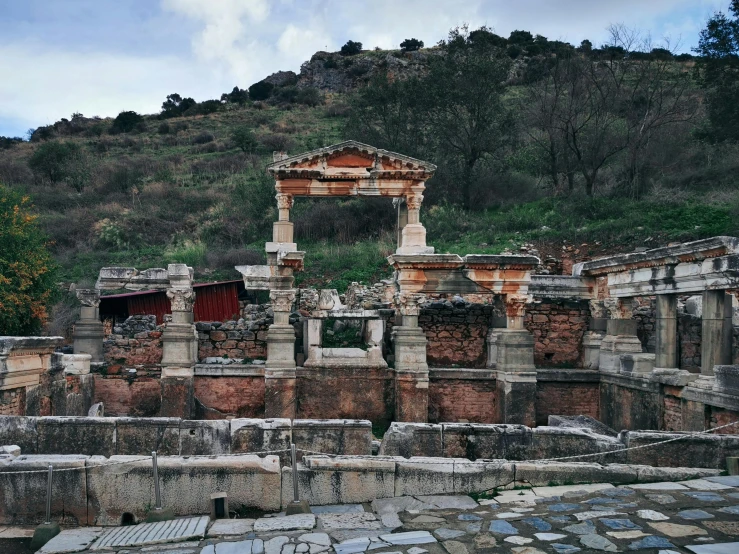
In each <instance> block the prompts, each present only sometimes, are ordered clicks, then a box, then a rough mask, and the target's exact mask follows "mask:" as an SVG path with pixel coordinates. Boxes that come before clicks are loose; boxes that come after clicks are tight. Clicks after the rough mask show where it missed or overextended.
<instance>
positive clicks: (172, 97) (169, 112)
mask: <svg viewBox="0 0 739 554" xmlns="http://www.w3.org/2000/svg"><path fill="white" fill-rule="evenodd" d="M195 104H196V102H195V100H193V99H192V98H182V97H181V96H180V95H179V94H177V93H174V94H169V95H167V99H166V100H165V101H164V102H162V113H161V116H162V117H164V118H168V117H178V116H181V115H182V114H183V113H185V111H187V110H188V109H189V108H191V107H192V106H194V105H195Z"/></svg>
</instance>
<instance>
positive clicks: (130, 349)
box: [103, 315, 164, 367]
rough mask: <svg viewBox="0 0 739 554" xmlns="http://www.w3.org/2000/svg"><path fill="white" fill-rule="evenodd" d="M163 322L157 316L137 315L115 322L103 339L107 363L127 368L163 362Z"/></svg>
mask: <svg viewBox="0 0 739 554" xmlns="http://www.w3.org/2000/svg"><path fill="white" fill-rule="evenodd" d="M163 330H164V326H163V325H157V324H156V316H154V315H135V316H131V317H129V318H128V319H126V321H125V322H123V323H120V324H118V325H115V326H114V327H113V332H112V333H111V334H110V335H108V336H107V337H106V338H105V340H104V342H103V356H104V358H105V362H106V363H108V364H111V365H120V366H125V367H135V366H153V365H156V364H158V363H160V362H161V361H162V338H161V337H162V331H163Z"/></svg>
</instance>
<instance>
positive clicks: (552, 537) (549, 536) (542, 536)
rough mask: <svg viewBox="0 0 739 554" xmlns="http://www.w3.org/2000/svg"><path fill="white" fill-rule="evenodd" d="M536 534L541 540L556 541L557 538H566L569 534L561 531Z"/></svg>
mask: <svg viewBox="0 0 739 554" xmlns="http://www.w3.org/2000/svg"><path fill="white" fill-rule="evenodd" d="M534 536H535V537H536V538H537V539H539V540H540V541H556V540H557V539H564V538H565V537H567V535H562V534H560V533H534Z"/></svg>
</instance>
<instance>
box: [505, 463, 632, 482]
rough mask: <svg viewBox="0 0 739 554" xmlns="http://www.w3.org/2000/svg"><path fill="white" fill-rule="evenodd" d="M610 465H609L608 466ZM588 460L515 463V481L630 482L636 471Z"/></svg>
mask: <svg viewBox="0 0 739 554" xmlns="http://www.w3.org/2000/svg"><path fill="white" fill-rule="evenodd" d="M609 467H610V466H609ZM609 467H606V466H602V465H600V464H597V463H589V462H577V461H574V462H567V461H563V462H522V463H517V464H516V481H517V482H521V483H528V484H530V485H532V486H535V487H546V486H549V485H551V484H553V483H556V484H557V485H564V484H579V483H631V482H634V481H636V476H637V475H636V471H635V470H633V471H631V470H629V469H628V467H623V466H619V467H615V468H612V469H609Z"/></svg>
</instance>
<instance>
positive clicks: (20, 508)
mask: <svg viewBox="0 0 739 554" xmlns="http://www.w3.org/2000/svg"><path fill="white" fill-rule="evenodd" d="M87 459H88V458H87V457H86V456H49V455H43V456H36V455H29V456H27V455H23V456H19V457H16V458H0V523H2V524H5V525H38V524H40V523H43V522H44V521H45V519H46V485H47V478H48V474H47V470H48V467H49V464H51V465H53V466H54V469H57V470H58V469H65V468H70V467H76V468H84V467H85V460H87ZM14 471H38V473H25V474H19V475H12V476H11V475H8V476H5V475H1V474H2V473H5V472H14ZM51 519H52V521H55V522H58V523H60V524H61V525H69V526H78V525H87V524H88V521H87V480H86V478H85V471H84V469H80V470H75V471H58V472H54V486H53V490H52V500H51Z"/></svg>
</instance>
